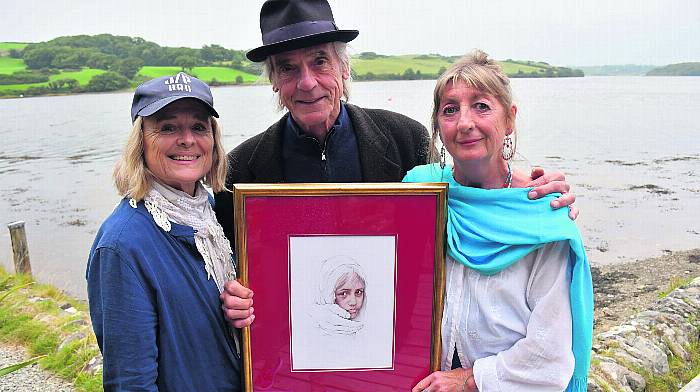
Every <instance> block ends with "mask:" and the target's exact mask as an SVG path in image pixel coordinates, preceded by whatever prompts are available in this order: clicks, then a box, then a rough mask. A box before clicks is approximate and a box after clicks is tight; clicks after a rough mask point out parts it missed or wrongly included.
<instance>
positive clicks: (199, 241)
mask: <svg viewBox="0 0 700 392" xmlns="http://www.w3.org/2000/svg"><path fill="white" fill-rule="evenodd" d="M150 185H151V189H150V190H149V191H148V194H147V195H146V197H145V198H144V203H145V204H146V209H148V212H150V213H151V215H152V216H153V219H154V220H155V222H156V224H157V225H158V226H160V227H161V228H162V229H163V230H165V231H170V221H173V222H175V223H177V224H179V225H184V226H190V227H192V228H193V229H194V242H195V245H196V246H197V250H198V251H199V254H201V255H202V258H203V259H204V269H205V270H206V271H207V278H208V279H211V277H212V276H213V277H214V282H216V287H217V288H218V289H219V292H222V291H223V290H224V283H225V282H226V281H227V280H234V279H236V271H235V268H234V266H233V261H232V259H231V254H232V253H233V252H232V251H231V243H230V242H229V240H228V238H226V236H225V235H224V230H223V228H222V227H221V225H220V224H219V222H217V220H216V215H215V214H214V210H213V209H212V207H211V203H209V193H208V192H207V190H206V189H204V186H203V185H202V183H201V182H199V181H198V182H197V185H196V191H195V195H194V196H190V195H189V194H187V193H186V192H182V191H179V190H177V189H174V188H172V187H170V186H167V185H164V184H161V183H159V182H157V181H154V180H151V182H150Z"/></svg>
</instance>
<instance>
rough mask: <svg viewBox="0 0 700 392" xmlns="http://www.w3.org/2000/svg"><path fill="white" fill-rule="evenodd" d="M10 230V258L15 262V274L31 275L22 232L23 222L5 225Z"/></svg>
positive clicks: (27, 247) (25, 235)
mask: <svg viewBox="0 0 700 392" xmlns="http://www.w3.org/2000/svg"><path fill="white" fill-rule="evenodd" d="M7 228H8V229H10V239H11V240H12V256H13V258H14V261H15V273H16V274H27V275H29V276H31V275H32V266H31V265H30V264H29V246H28V245H27V234H26V233H25V232H24V222H23V221H17V222H12V223H9V224H8V225H7Z"/></svg>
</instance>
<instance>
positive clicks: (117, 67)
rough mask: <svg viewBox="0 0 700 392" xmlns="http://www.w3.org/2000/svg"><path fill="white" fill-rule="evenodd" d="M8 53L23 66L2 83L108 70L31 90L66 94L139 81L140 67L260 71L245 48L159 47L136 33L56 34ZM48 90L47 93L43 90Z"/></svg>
mask: <svg viewBox="0 0 700 392" xmlns="http://www.w3.org/2000/svg"><path fill="white" fill-rule="evenodd" d="M9 55H10V57H13V58H20V59H22V60H24V63H25V64H26V66H27V69H26V70H23V71H17V72H15V73H13V74H11V75H0V84H4V85H8V84H24V83H43V82H47V81H48V80H49V77H50V76H51V75H52V74H55V73H57V72H58V71H57V70H64V71H65V70H80V69H82V68H83V67H88V68H95V69H101V70H105V71H107V72H106V73H103V74H100V75H96V76H95V77H93V79H92V80H91V81H90V82H89V83H88V85H87V86H79V85H78V83H77V81H72V80H74V79H67V80H62V81H60V83H57V82H59V81H54V82H52V83H53V84H51V85H50V86H48V87H46V88H43V87H39V88H35V89H39V90H37V91H29V95H33V94H32V92H37V93H46V92H52V91H56V90H60V91H67V92H80V91H76V89H82V90H83V91H113V90H118V89H122V88H126V87H129V86H130V85H131V84H132V83H138V82H141V80H140V79H139V77H138V76H137V73H138V72H139V70H140V69H141V67H143V66H177V67H180V68H182V69H183V70H187V69H191V68H193V67H196V66H212V65H217V66H225V67H230V68H233V69H238V70H241V71H244V72H248V73H253V74H256V73H259V72H260V68H259V65H258V64H255V63H250V62H248V61H246V60H245V51H242V50H233V49H226V48H224V47H222V46H220V45H204V46H203V47H202V48H200V49H194V48H182V47H180V48H173V47H162V46H160V45H158V44H156V43H154V42H150V41H146V40H144V39H143V38H139V37H127V36H115V35H111V34H100V35H94V36H89V35H78V36H68V37H58V38H55V39H52V40H50V41H46V42H40V43H34V44H29V45H27V46H26V47H24V49H21V50H17V49H11V50H10V51H9ZM44 90H50V91H44Z"/></svg>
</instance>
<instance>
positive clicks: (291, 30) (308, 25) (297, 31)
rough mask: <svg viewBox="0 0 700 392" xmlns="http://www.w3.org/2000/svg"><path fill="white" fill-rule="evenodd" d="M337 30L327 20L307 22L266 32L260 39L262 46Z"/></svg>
mask: <svg viewBox="0 0 700 392" xmlns="http://www.w3.org/2000/svg"><path fill="white" fill-rule="evenodd" d="M337 30H338V28H337V27H336V26H335V23H333V22H331V21H329V20H311V21H309V20H307V21H304V22H299V23H294V24H291V25H287V26H282V27H280V28H278V29H274V30H272V31H268V32H267V33H265V34H263V36H262V39H263V45H270V44H274V43H277V42H282V41H287V40H290V39H293V38H299V37H305V36H307V35H312V34H318V33H327V32H329V31H337Z"/></svg>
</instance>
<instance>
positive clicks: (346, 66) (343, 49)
mask: <svg viewBox="0 0 700 392" xmlns="http://www.w3.org/2000/svg"><path fill="white" fill-rule="evenodd" d="M333 49H334V51H335V55H336V56H337V59H338V61H339V62H340V73H341V74H342V73H343V72H345V71H347V73H348V75H349V76H348V78H347V79H343V98H345V101H346V102H347V101H349V100H350V84H351V82H352V70H351V68H350V55H349V54H348V44H347V43H345V42H341V41H334V42H333ZM262 76H263V77H265V78H267V80H269V81H270V83H272V79H273V78H274V76H275V65H274V64H273V63H272V56H267V58H266V59H265V61H264V62H263V75H262ZM277 109H279V110H282V109H284V105H283V104H282V98H281V97H280V95H279V92H277Z"/></svg>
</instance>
